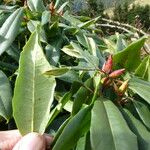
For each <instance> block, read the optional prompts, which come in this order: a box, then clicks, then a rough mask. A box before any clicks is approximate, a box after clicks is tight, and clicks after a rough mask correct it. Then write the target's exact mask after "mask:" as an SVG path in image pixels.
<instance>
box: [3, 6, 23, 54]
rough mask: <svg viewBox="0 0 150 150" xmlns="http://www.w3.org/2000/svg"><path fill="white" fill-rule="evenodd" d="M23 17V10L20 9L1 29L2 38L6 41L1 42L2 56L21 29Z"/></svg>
mask: <svg viewBox="0 0 150 150" xmlns="http://www.w3.org/2000/svg"><path fill="white" fill-rule="evenodd" d="M22 17H23V8H19V9H17V10H16V11H15V12H13V13H12V14H11V15H10V16H9V17H8V18H7V20H6V21H5V22H4V24H3V25H2V27H1V28H0V36H2V37H4V39H5V40H4V41H1V42H0V55H1V54H2V53H3V52H4V51H6V50H7V49H8V48H9V47H10V45H11V44H12V42H13V41H14V40H15V38H16V36H17V34H18V31H19V28H20V23H21V19H22Z"/></svg>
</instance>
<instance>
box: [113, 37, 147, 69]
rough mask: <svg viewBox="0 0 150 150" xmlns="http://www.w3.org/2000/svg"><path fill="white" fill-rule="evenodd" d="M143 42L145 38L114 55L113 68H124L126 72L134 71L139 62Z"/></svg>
mask: <svg viewBox="0 0 150 150" xmlns="http://www.w3.org/2000/svg"><path fill="white" fill-rule="evenodd" d="M145 40H146V38H145V37H143V38H141V39H139V40H137V41H135V42H133V43H132V44H130V45H129V46H128V47H127V48H125V49H124V50H122V51H120V52H118V53H117V54H115V55H114V57H113V59H114V63H115V66H116V67H119V68H126V70H128V71H134V70H135V69H136V68H137V67H138V65H139V64H140V62H141V59H140V54H141V48H142V47H143V45H144V42H145Z"/></svg>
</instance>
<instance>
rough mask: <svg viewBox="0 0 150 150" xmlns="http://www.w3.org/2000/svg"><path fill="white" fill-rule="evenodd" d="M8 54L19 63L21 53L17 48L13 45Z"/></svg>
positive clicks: (7, 51)
mask: <svg viewBox="0 0 150 150" xmlns="http://www.w3.org/2000/svg"><path fill="white" fill-rule="evenodd" d="M6 53H7V54H8V55H9V56H11V57H12V58H13V59H14V60H16V61H17V62H19V57H20V52H19V50H18V48H17V47H16V46H13V45H11V46H10V47H9V48H8V49H7V50H6Z"/></svg>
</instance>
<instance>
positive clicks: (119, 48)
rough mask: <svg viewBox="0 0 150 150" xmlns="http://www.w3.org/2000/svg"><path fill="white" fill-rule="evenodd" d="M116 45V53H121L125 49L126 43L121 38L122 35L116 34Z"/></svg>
mask: <svg viewBox="0 0 150 150" xmlns="http://www.w3.org/2000/svg"><path fill="white" fill-rule="evenodd" d="M116 36H117V43H116V49H117V51H122V50H123V49H125V48H126V43H125V41H124V39H123V37H122V35H120V34H118V33H117V35H116Z"/></svg>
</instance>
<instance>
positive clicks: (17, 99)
mask: <svg viewBox="0 0 150 150" xmlns="http://www.w3.org/2000/svg"><path fill="white" fill-rule="evenodd" d="M49 69H51V67H50V65H49V63H48V62H47V60H46V58H45V56H44V53H43V50H42V48H41V45H40V43H39V33H37V32H34V33H32V35H31V37H30V39H29V41H28V42H27V44H26V45H25V47H24V48H23V52H22V53H21V56H20V63H19V75H18V76H17V80H16V84H15V90H14V97H13V110H14V112H13V114H14V118H15V122H16V124H17V127H18V129H19V131H20V132H21V134H22V135H24V134H27V133H29V132H38V133H44V131H45V128H46V126H47V123H48V120H49V113H50V107H51V104H52V102H53V95H54V89H55V84H56V83H55V78H54V77H50V78H46V77H45V76H44V75H43V73H44V72H45V71H46V70H49ZM20 110H21V111H20Z"/></svg>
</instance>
